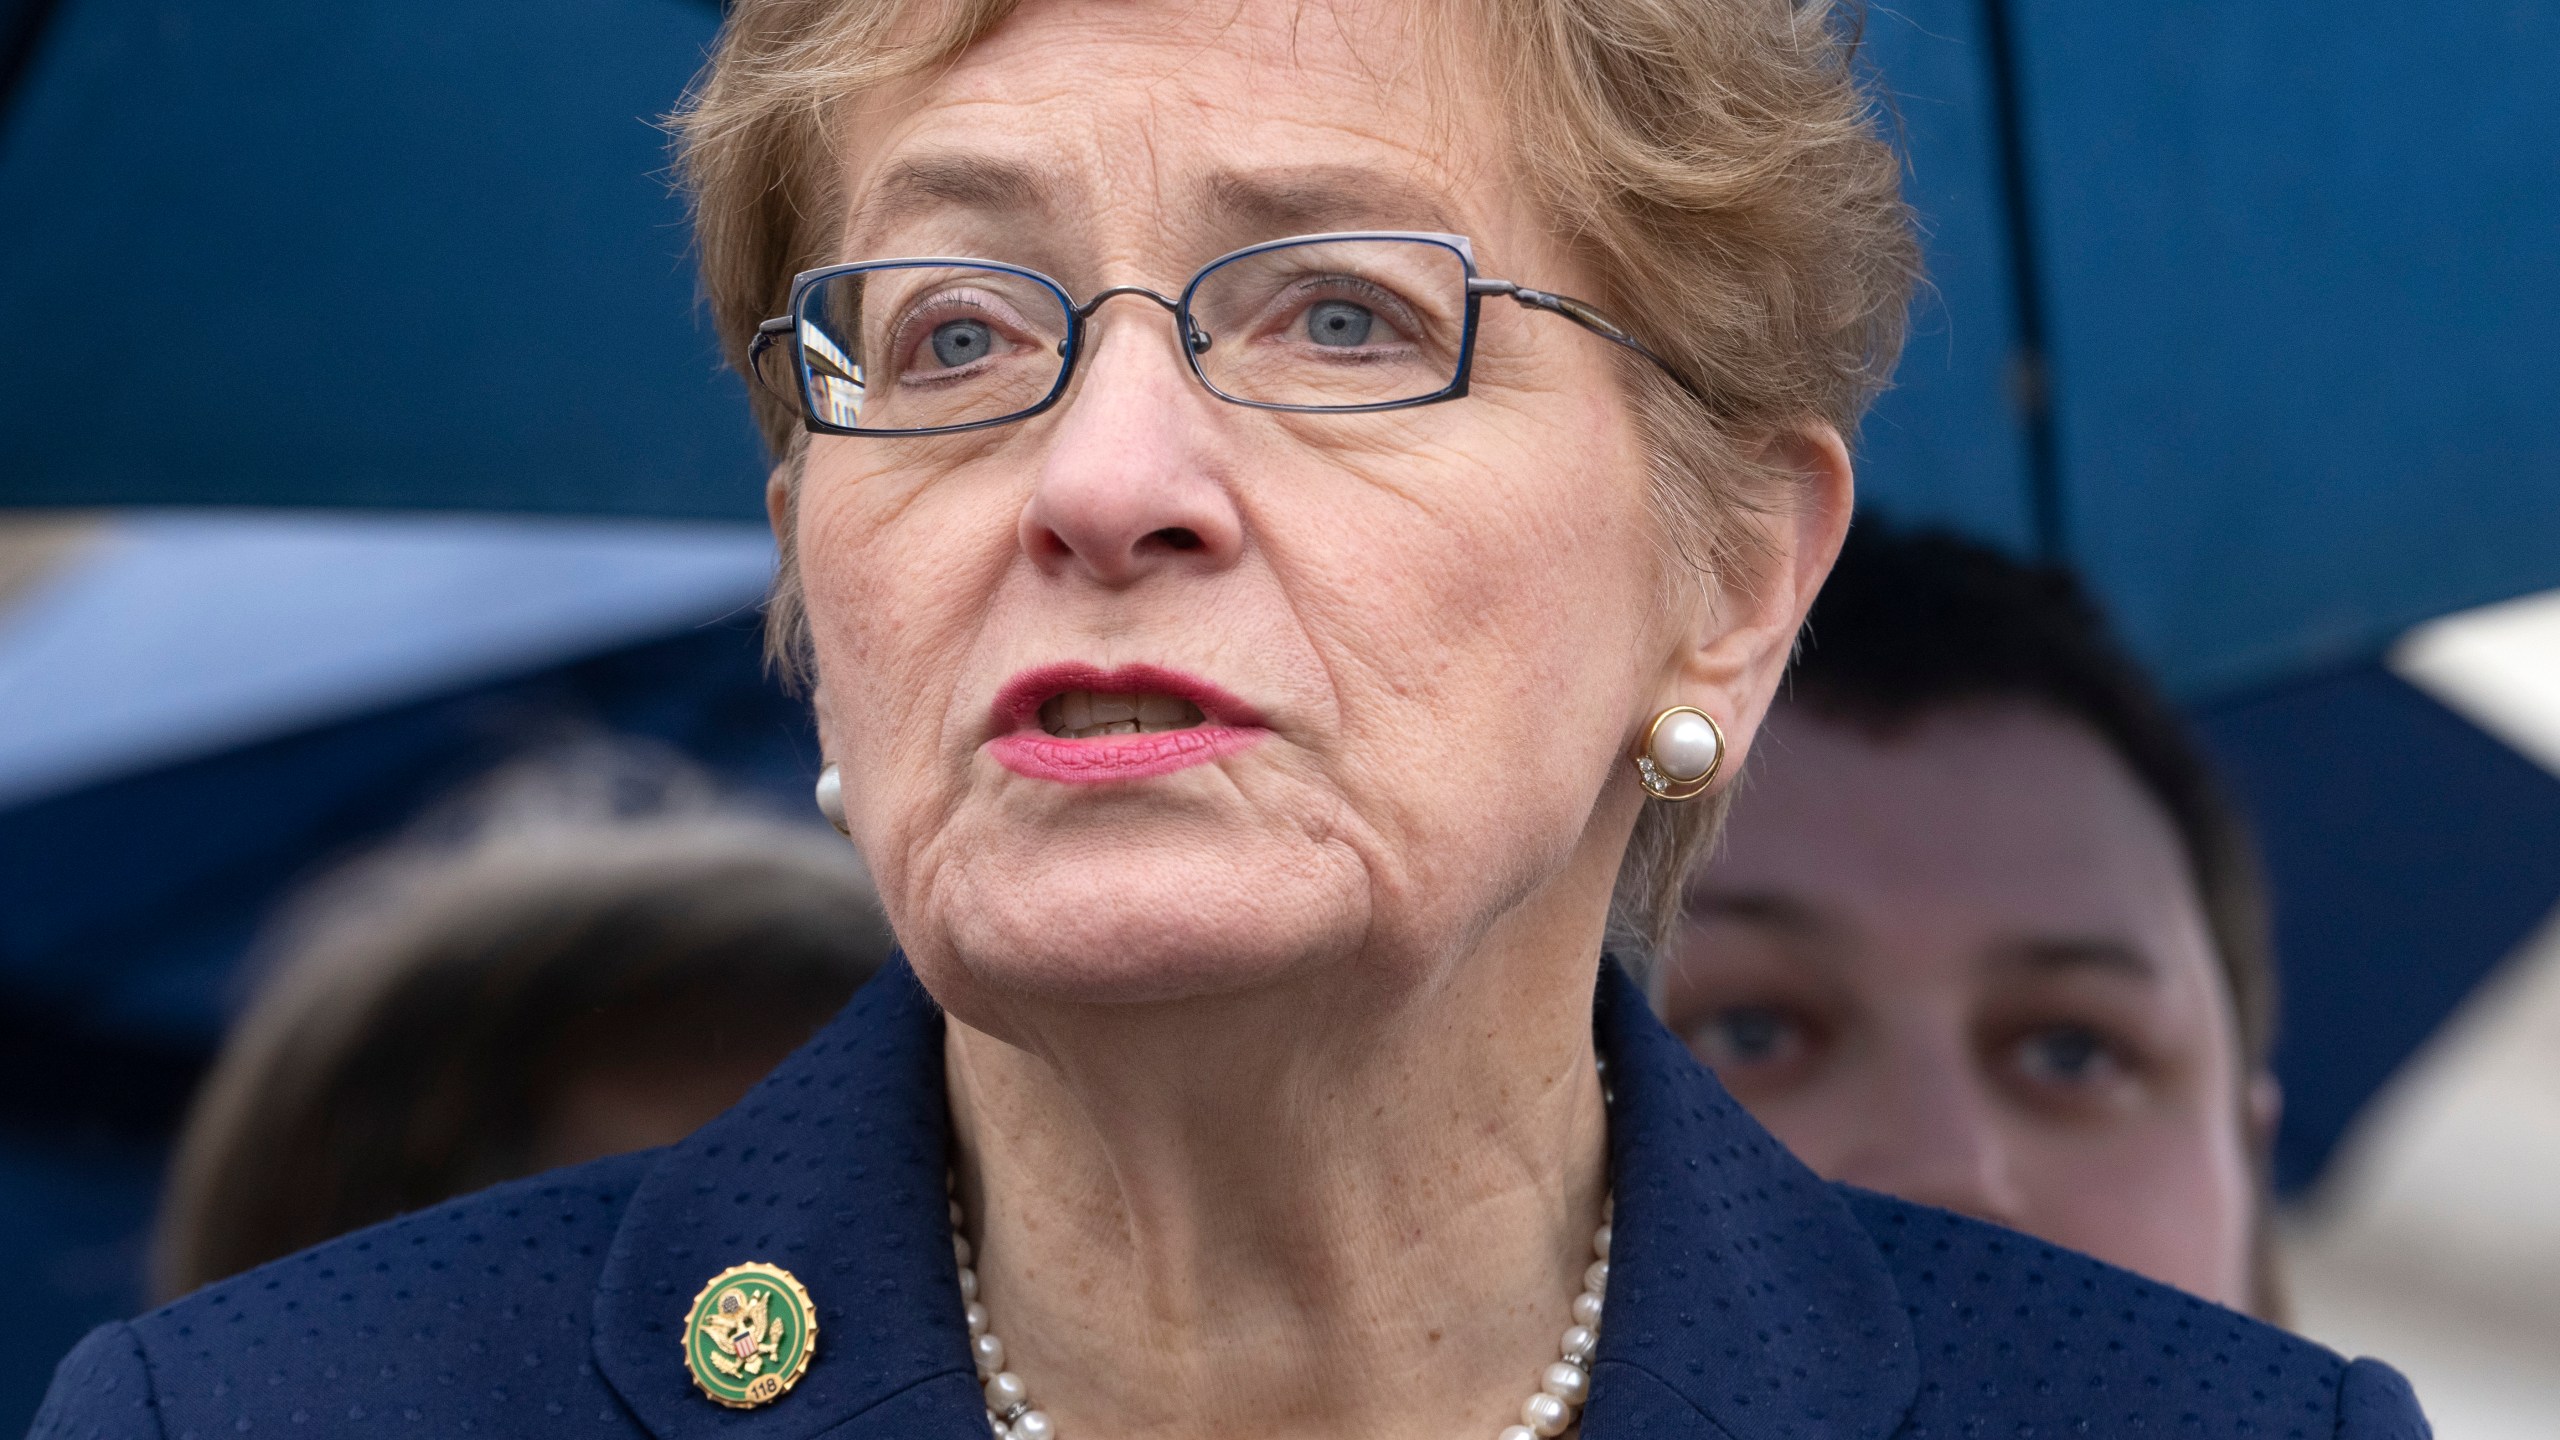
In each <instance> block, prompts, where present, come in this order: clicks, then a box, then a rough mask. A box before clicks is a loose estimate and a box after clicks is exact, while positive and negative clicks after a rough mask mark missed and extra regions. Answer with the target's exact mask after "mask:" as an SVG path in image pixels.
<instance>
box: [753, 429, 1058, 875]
mask: <svg viewBox="0 0 2560 1440" xmlns="http://www.w3.org/2000/svg"><path fill="white" fill-rule="evenodd" d="M1008 539H1009V535H1008V534H1007V532H1006V531H1005V530H1004V529H1003V528H1002V527H1001V526H1000V525H997V524H990V523H988V522H987V521H986V518H985V515H984V514H983V513H979V514H976V515H975V516H974V518H973V515H972V511H971V508H970V507H967V506H965V505H960V504H954V503H950V502H949V501H947V500H942V499H939V498H938V497H936V496H933V495H931V494H928V493H920V492H916V491H913V490H909V491H906V492H903V493H901V492H896V491H893V490H892V489H891V488H890V487H889V486H888V485H887V484H886V483H885V482H884V481H882V480H881V478H880V477H878V476H862V477H855V476H847V475H839V474H834V473H830V471H829V470H828V469H827V467H825V466H824V465H823V464H821V463H819V462H817V461H815V460H813V462H812V465H811V470H810V474H809V475H808V477H807V478H806V479H805V480H804V481H803V484H802V489H801V495H800V505H799V513H798V519H797V526H796V531H795V536H794V543H795V546H796V549H797V558H798V561H799V567H800V584H801V593H802V597H803V601H804V603H805V605H806V606H807V611H808V622H809V636H810V642H811V646H812V648H813V650H814V652H815V655H816V659H817V674H818V682H819V684H818V691H817V695H816V709H817V718H818V726H819V733H820V738H821V740H822V742H823V743H824V744H825V746H826V748H827V754H828V758H830V759H832V760H834V761H836V762H837V763H838V764H839V765H841V766H842V767H843V769H844V774H845V776H846V780H847V784H846V812H847V818H848V820H849V821H850V822H851V823H852V825H853V827H854V832H855V835H856V837H857V839H860V840H862V841H864V846H863V848H864V850H865V853H866V855H869V856H873V857H877V858H876V859H875V863H883V862H886V863H889V864H892V865H893V864H894V861H893V860H891V859H890V857H893V856H894V855H895V854H896V853H897V852H898V849H899V847H898V846H897V845H895V844H887V843H880V842H881V841H882V840H884V839H885V838H886V837H884V836H882V835H881V834H880V827H882V826H885V825H893V824H894V825H902V826H912V825H915V824H930V823H933V820H934V818H935V817H938V816H939V815H940V814H941V813H942V812H943V811H944V810H945V809H946V808H947V805H948V800H947V798H943V799H937V798H936V794H935V792H936V791H937V790H941V789H947V788H948V787H949V786H950V785H951V783H953V780H954V778H955V772H956V766H955V765H953V764H950V763H945V762H946V761H949V760H953V759H965V755H962V756H957V757H953V756H945V755H943V754H942V752H943V751H945V750H947V749H949V748H950V747H951V746H952V744H953V743H954V742H955V740H957V739H958V737H957V736H955V735H954V734H953V733H951V731H952V724H951V721H952V706H951V696H952V694H953V693H954V689H955V686H956V684H957V677H958V675H959V673H960V670H961V667H962V666H964V665H965V664H966V663H967V662H968V657H969V656H970V654H971V653H972V651H973V648H974V647H975V645H976V644H977V642H978V630H979V625H978V619H979V617H980V616H982V615H983V614H984V611H985V606H986V595H987V594H988V592H989V590H990V589H991V588H992V586H993V585H994V584H995V583H996V581H997V578H998V577H999V576H1000V575H1001V574H1002V571H1003V566H1004V562H1005V559H1006V556H1007V553H1008V548H1007V544H1006V542H1007V541H1008ZM886 878H887V877H885V876H884V877H883V880H884V883H885V881H886Z"/></svg>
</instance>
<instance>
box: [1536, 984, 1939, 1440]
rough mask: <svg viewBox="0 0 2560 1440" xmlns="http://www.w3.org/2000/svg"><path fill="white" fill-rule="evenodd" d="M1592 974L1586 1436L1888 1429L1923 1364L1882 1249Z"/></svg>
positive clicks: (1758, 1438)
mask: <svg viewBox="0 0 2560 1440" xmlns="http://www.w3.org/2000/svg"><path fill="white" fill-rule="evenodd" d="M1602 972H1603V973H1602V976H1601V983H1600V996H1599V1010H1598V1015H1597V1022H1598V1030H1599V1038H1600V1045H1601V1050H1602V1053H1603V1054H1605V1055H1607V1056H1608V1058H1609V1078H1610V1083H1611V1086H1612V1088H1613V1089H1614V1091H1615V1098H1614V1100H1613V1101H1612V1103H1611V1109H1610V1121H1609V1133H1610V1141H1609V1149H1610V1157H1611V1164H1612V1167H1613V1169H1614V1172H1615V1173H1614V1177H1613V1178H1614V1184H1615V1187H1616V1192H1617V1212H1616V1216H1615V1218H1614V1220H1613V1221H1612V1225H1611V1229H1612V1232H1613V1233H1612V1237H1611V1244H1610V1264H1609V1271H1610V1281H1609V1293H1608V1297H1607V1299H1606V1301H1605V1302H1604V1304H1603V1308H1602V1310H1601V1323H1600V1353H1599V1355H1598V1356H1597V1357H1596V1359H1595V1361H1594V1365H1593V1369H1592V1387H1591V1403H1590V1405H1589V1406H1588V1407H1587V1408H1586V1409H1585V1410H1584V1411H1583V1422H1582V1436H1583V1440H1637V1437H1644V1440H1655V1437H1662V1436H1685V1435H1697V1436H1701V1437H1704V1436H1714V1435H1725V1436H1730V1437H1732V1440H1802V1437H1806V1436H1823V1437H1827V1440H1828V1437H1838V1440H1849V1437H1869V1436H1883V1435H1889V1434H1891V1433H1892V1432H1893V1430H1894V1429H1895V1427H1896V1426H1898V1425H1899V1424H1900V1423H1901V1421H1902V1417H1903V1416H1904V1414H1905V1413H1907V1412H1908V1411H1909V1410H1910V1408H1911V1403H1912V1401H1913V1399H1914V1398H1915V1397H1916V1396H1917V1394H1918V1390H1919V1367H1918V1357H1917V1355H1916V1354H1915V1353H1914V1346H1913V1341H1912V1334H1911V1321H1910V1317H1909V1315H1908V1314H1906V1313H1905V1312H1904V1310H1903V1307H1902V1299H1901V1296H1900V1294H1899V1293H1898V1292H1897V1290H1896V1288H1895V1286H1894V1283H1893V1278H1892V1275H1891V1272H1890V1271H1889V1270H1887V1268H1886V1265H1885V1260H1884V1257H1883V1255H1882V1254H1881V1253H1879V1252H1878V1250H1877V1249H1876V1246H1875V1242H1874V1241H1873V1240H1872V1239H1870V1238H1869V1237H1868V1235H1867V1232H1866V1229H1865V1227H1863V1226H1861V1225H1860V1224H1859V1223H1858V1221H1857V1218H1856V1217H1855V1216H1854V1215H1852V1214H1851V1213H1850V1210H1849V1207H1848V1206H1847V1204H1846V1203H1845V1202H1843V1201H1842V1200H1841V1198H1840V1196H1839V1194H1838V1192H1837V1191H1835V1190H1834V1189H1833V1188H1832V1187H1831V1186H1830V1185H1828V1184H1826V1183H1824V1182H1823V1181H1822V1180H1821V1179H1820V1178H1819V1177H1817V1176H1816V1175H1814V1173H1813V1172H1812V1171H1810V1170H1807V1169H1806V1168H1805V1167H1804V1166H1803V1164H1802V1163H1800V1162H1799V1161H1797V1160H1796V1158H1795V1157H1794V1156H1793V1155H1790V1154H1789V1153H1788V1152H1787V1150H1786V1148H1785V1147H1784V1146H1781V1145H1780V1144H1779V1143H1778V1142H1777V1141H1776V1140H1775V1139H1773V1138H1771V1136H1770V1135H1769V1133H1768V1132H1767V1131H1766V1130H1763V1129H1761V1128H1760V1126H1759V1124H1758V1123H1757V1122H1755V1121H1753V1120H1752V1119H1751V1117H1750V1116H1748V1115H1746V1114H1745V1113H1743V1111H1742V1108H1741V1107H1740V1106H1739V1105H1736V1104H1735V1103H1734V1101H1733V1100H1732V1098H1731V1097H1730V1096H1728V1095H1726V1094H1725V1092H1724V1087H1722V1086H1721V1085H1718V1084H1717V1083H1716V1081H1715V1078H1714V1077H1713V1076H1712V1075H1710V1074H1708V1073H1707V1071H1706V1069H1705V1067H1703V1066H1701V1065H1699V1064H1698V1063H1697V1061H1696V1060H1694V1059H1692V1058H1691V1057H1690V1055H1689V1052H1688V1049H1687V1048H1686V1047H1685V1046H1683V1045H1682V1044H1681V1043H1680V1042H1679V1040H1677V1039H1676V1038H1674V1037H1673V1036H1672V1035H1671V1033H1670V1032H1669V1031H1667V1030H1665V1029H1664V1028H1663V1027H1662V1024H1661V1022H1660V1021H1658V1020H1656V1019H1654V1017H1653V1012H1652V1011H1651V1009H1650V1008H1649V1007H1647V1005H1646V1004H1645V1001H1644V996H1643V995H1642V994H1641V993H1640V992H1639V991H1638V990H1637V989H1636V987H1635V985H1634V984H1633V982H1631V981H1629V980H1628V979H1627V977H1626V976H1625V974H1624V973H1623V972H1621V971H1620V970H1619V969H1618V967H1617V966H1616V965H1614V964H1607V965H1603V966H1602ZM1684 1412H1685V1413H1684Z"/></svg>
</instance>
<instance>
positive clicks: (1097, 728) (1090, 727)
mask: <svg viewBox="0 0 2560 1440" xmlns="http://www.w3.org/2000/svg"><path fill="white" fill-rule="evenodd" d="M1208 718H1209V717H1208V716H1206V715H1204V714H1202V713H1201V711H1200V707H1199V706H1197V705H1194V704H1192V703H1191V702H1190V701H1188V700H1185V699H1183V698H1182V697H1181V696H1179V695H1164V694H1155V693H1146V694H1136V695H1114V694H1109V693H1107V692H1103V691H1095V690H1069V691H1067V692H1066V693H1064V694H1062V695H1053V696H1051V697H1050V698H1049V699H1048V700H1047V702H1045V703H1044V704H1042V705H1041V707H1040V728H1041V729H1043V730H1046V731H1048V732H1049V733H1050V734H1052V735H1054V736H1057V737H1058V738H1059V739H1061V740H1096V739H1100V738H1101V737H1103V736H1105V735H1153V734H1157V733H1159V732H1161V731H1166V730H1190V729H1194V728H1196V727H1198V726H1199V725H1201V724H1204V723H1205V722H1206V721H1207V720H1208Z"/></svg>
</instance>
